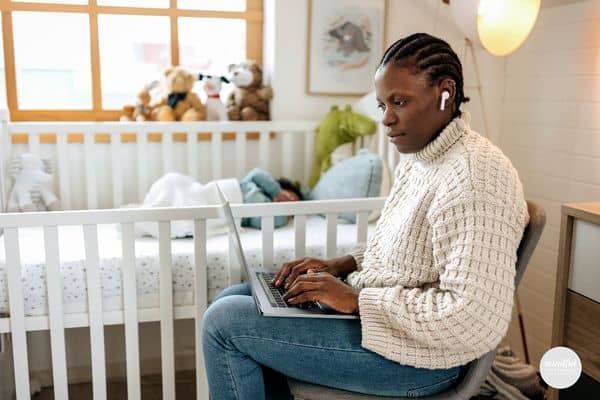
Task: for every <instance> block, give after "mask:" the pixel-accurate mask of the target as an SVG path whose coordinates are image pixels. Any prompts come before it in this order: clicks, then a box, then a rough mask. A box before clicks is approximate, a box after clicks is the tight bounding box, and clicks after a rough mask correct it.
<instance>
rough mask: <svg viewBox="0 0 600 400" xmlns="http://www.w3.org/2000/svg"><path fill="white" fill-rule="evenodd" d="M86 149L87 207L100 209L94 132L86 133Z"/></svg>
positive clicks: (84, 138) (84, 136) (84, 137)
mask: <svg viewBox="0 0 600 400" xmlns="http://www.w3.org/2000/svg"><path fill="white" fill-rule="evenodd" d="M83 140H84V148H85V185H86V192H87V206H88V209H89V210H95V209H97V208H98V185H97V184H96V167H95V166H94V164H95V162H94V159H95V151H94V132H92V131H88V132H84V135H83Z"/></svg>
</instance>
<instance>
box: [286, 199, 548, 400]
mask: <svg viewBox="0 0 600 400" xmlns="http://www.w3.org/2000/svg"><path fill="white" fill-rule="evenodd" d="M527 211H528V212H529V224H528V225H527V227H526V228H525V231H524V232H523V238H522V239H521V243H520V244H519V249H518V250H517V265H516V270H517V271H516V275H515V288H516V287H518V286H519V283H520V282H521V279H522V278H523V274H524V273H525V268H527V264H528V263H529V259H530V258H531V255H532V254H533V251H534V250H535V247H536V245H537V243H538V241H539V239H540V236H541V235H542V230H543V229H544V225H545V224H546V213H545V212H544V209H543V208H542V207H540V206H539V205H537V204H535V203H534V202H532V201H527ZM495 356H496V350H495V349H494V350H492V351H490V352H489V353H486V354H484V355H483V356H481V357H480V358H478V359H476V360H474V361H471V362H470V363H469V364H468V366H467V367H466V369H464V370H463V371H462V374H461V376H462V378H461V379H460V381H459V383H458V385H456V386H455V387H452V388H450V389H447V390H445V391H443V392H441V393H437V394H435V395H432V396H426V397H421V399H423V400H466V399H469V398H471V397H472V396H474V395H476V394H477V392H478V390H479V388H480V387H481V385H482V384H483V382H484V380H485V378H486V377H487V375H488V373H489V370H490V369H491V367H492V363H493V361H494V357H495ZM288 385H289V387H290V392H291V393H292V395H293V396H294V399H295V400H407V399H408V398H407V397H382V396H373V395H365V394H361V393H356V392H348V391H345V390H340V389H333V388H330V387H326V386H320V385H315V384H312V383H307V382H303V381H298V380H296V379H293V378H290V377H288Z"/></svg>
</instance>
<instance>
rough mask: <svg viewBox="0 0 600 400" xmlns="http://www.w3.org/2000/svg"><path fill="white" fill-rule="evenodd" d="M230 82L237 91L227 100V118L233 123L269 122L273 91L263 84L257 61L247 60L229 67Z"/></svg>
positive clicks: (260, 69)
mask: <svg viewBox="0 0 600 400" xmlns="http://www.w3.org/2000/svg"><path fill="white" fill-rule="evenodd" d="M229 73H230V74H231V76H230V79H229V80H230V81H231V82H232V83H233V84H234V85H235V89H234V90H233V92H231V94H230V95H229V98H228V99H227V116H228V117H229V119H230V120H231V121H239V120H242V121H266V120H269V119H270V117H269V100H271V99H272V98H273V90H272V89H271V88H270V87H268V86H264V85H263V83H262V78H263V73H262V68H261V67H260V65H258V64H257V63H256V61H252V60H247V61H243V62H241V63H239V64H231V65H230V66H229Z"/></svg>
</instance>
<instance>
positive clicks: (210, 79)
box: [198, 74, 229, 121]
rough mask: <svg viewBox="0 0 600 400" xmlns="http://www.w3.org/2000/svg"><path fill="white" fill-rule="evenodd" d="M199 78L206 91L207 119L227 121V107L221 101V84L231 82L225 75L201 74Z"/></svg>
mask: <svg viewBox="0 0 600 400" xmlns="http://www.w3.org/2000/svg"><path fill="white" fill-rule="evenodd" d="M198 79H199V80H201V81H202V89H204V91H205V92H206V120H207V121H226V120H227V109H226V108H225V104H223V102H222V101H221V95H220V93H221V86H222V84H223V82H224V83H229V80H228V79H227V78H225V77H224V76H219V75H206V74H200V75H199V76H198Z"/></svg>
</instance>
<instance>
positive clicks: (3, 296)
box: [0, 216, 372, 315]
mask: <svg viewBox="0 0 600 400" xmlns="http://www.w3.org/2000/svg"><path fill="white" fill-rule="evenodd" d="M371 230H372V226H369V233H370V232H371ZM326 231H327V229H326V221H325V219H324V218H322V217H318V216H311V217H309V218H307V222H306V255H307V256H313V257H321V258H322V257H325V243H326V241H325V237H326ZM58 232H59V248H60V250H59V253H60V260H61V263H60V272H61V276H62V283H63V308H64V312H65V313H77V312H86V311H87V296H86V291H87V287H86V286H87V285H86V275H85V265H84V264H85V251H84V245H83V230H82V227H81V226H62V227H59V229H58ZM43 236H44V234H43V229H42V228H24V229H20V230H19V244H20V248H21V252H20V254H21V266H22V271H21V276H22V281H23V296H24V305H25V314H26V315H46V314H47V313H48V308H47V300H46V278H45V276H46V274H45V261H44V260H45V254H44V239H43ZM241 239H242V243H243V246H244V252H245V254H246V258H247V261H248V264H249V265H251V266H258V265H260V262H261V259H262V237H261V232H260V231H258V230H254V229H244V230H243V231H242V232H241ZM273 242H274V244H273V259H274V262H275V264H276V265H281V264H282V263H284V262H286V261H288V260H291V259H293V258H294V227H293V224H292V223H290V224H288V225H287V226H285V227H282V228H280V229H276V230H275V231H274V234H273ZM355 242H356V225H348V224H339V225H338V235H337V249H338V254H345V253H347V252H348V251H350V250H351V249H352V248H353V247H354V244H355ZM98 243H99V253H100V279H101V285H102V297H103V310H104V311H113V310H119V309H122V299H121V296H122V293H121V273H120V264H121V236H120V234H119V233H118V231H117V230H116V227H115V225H99V226H98ZM193 245H194V244H193V239H191V238H187V239H175V240H172V241H171V249H172V254H173V293H174V305H176V306H180V305H190V304H193V302H194V285H193V282H194V270H193V265H192V262H193ZM135 254H136V281H137V293H138V307H139V308H150V307H158V305H159V262H158V241H157V240H156V239H155V238H136V242H135ZM207 255H208V257H207V258H208V273H207V276H208V297H209V299H208V300H209V301H212V300H213V299H214V297H215V296H216V295H217V294H218V293H219V292H220V291H221V290H222V289H223V288H225V287H227V285H228V281H229V272H228V271H229V267H228V260H229V251H228V238H227V235H220V236H214V237H211V238H209V239H208V241H207ZM5 263H6V253H5V248H4V240H0V313H8V310H9V306H8V282H7V278H6V270H5Z"/></svg>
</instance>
